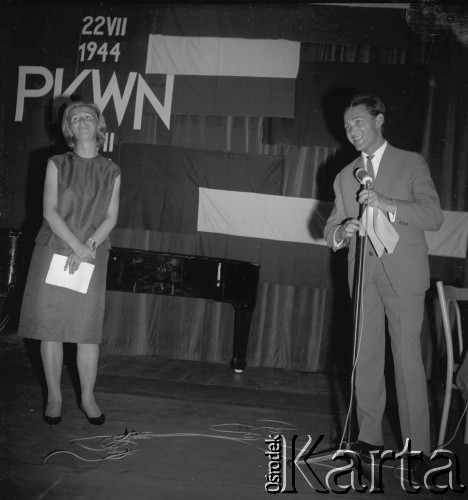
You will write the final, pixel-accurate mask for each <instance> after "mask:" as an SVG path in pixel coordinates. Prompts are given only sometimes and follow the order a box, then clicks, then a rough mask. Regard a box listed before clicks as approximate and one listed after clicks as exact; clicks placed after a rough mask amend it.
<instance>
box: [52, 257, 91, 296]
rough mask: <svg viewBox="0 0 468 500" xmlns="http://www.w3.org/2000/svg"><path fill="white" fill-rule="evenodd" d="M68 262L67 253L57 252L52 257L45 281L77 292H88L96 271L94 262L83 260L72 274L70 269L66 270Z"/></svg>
mask: <svg viewBox="0 0 468 500" xmlns="http://www.w3.org/2000/svg"><path fill="white" fill-rule="evenodd" d="M66 262H67V257H66V256H65V255H58V254H56V253H55V254H54V255H53V257H52V261H51V263H50V266H49V271H48V272H47V276H46V280H45V282H46V283H48V284H49V285H55V286H61V287H64V288H69V289H70V290H75V291H76V292H80V293H87V291H88V287H89V282H90V281H91V276H92V275H93V271H94V264H89V262H82V263H81V264H80V267H79V268H78V271H75V272H74V273H73V274H70V273H69V272H68V269H67V270H66V271H64V267H65V263H66Z"/></svg>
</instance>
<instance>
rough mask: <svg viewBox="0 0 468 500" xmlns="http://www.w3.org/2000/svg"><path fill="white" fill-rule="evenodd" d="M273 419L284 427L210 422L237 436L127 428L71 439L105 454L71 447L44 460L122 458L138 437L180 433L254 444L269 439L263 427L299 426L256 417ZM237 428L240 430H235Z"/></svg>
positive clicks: (132, 450) (270, 429) (289, 428)
mask: <svg viewBox="0 0 468 500" xmlns="http://www.w3.org/2000/svg"><path fill="white" fill-rule="evenodd" d="M260 422H264V423H272V424H280V425H281V426H280V427H276V426H274V425H261V426H260V425H252V426H249V425H245V424H239V423H226V424H217V425H213V426H210V427H209V429H210V430H212V431H214V432H220V433H225V434H227V433H229V434H233V435H235V436H223V435H216V434H201V433H189V432H176V433H167V434H155V433H153V432H147V431H143V432H138V431H136V430H130V431H129V430H127V429H125V431H124V432H123V433H122V434H117V435H111V436H108V435H107V436H90V437H86V438H77V439H72V440H70V441H69V443H70V444H74V445H77V446H80V447H81V448H84V449H85V450H87V451H91V452H96V453H101V454H102V453H105V455H104V456H98V457H94V458H86V457H83V456H81V455H80V454H78V453H76V452H74V451H69V450H56V451H53V452H51V453H49V454H48V455H47V456H46V457H45V459H44V462H43V463H44V464H45V463H46V462H47V460H49V458H51V457H53V456H56V455H59V454H66V455H72V456H73V457H75V458H78V459H79V460H82V461H84V462H99V463H102V462H103V461H105V460H120V459H122V458H126V457H129V456H131V455H133V454H135V453H136V452H137V451H139V450H140V449H141V447H140V445H139V444H138V443H136V441H138V440H145V439H154V438H177V437H185V438H187V437H198V438H199V437H202V438H214V439H221V440H224V441H233V442H237V443H242V444H249V445H254V444H255V443H256V442H259V441H263V442H264V441H265V436H263V435H262V434H260V433H259V431H266V432H267V433H268V435H280V434H281V433H282V432H284V431H289V432H293V431H294V430H296V427H293V426H292V425H291V424H289V423H287V422H281V421H278V420H266V419H260V420H256V423H260ZM227 427H231V429H226V428H227ZM235 429H237V430H235ZM90 440H99V441H98V443H97V445H94V446H91V445H87V444H85V442H86V441H90ZM254 447H255V448H257V449H260V450H262V451H265V449H264V448H260V447H259V446H254Z"/></svg>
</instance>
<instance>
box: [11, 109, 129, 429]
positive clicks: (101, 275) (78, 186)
mask: <svg viewBox="0 0 468 500" xmlns="http://www.w3.org/2000/svg"><path fill="white" fill-rule="evenodd" d="M62 130H63V134H64V137H65V140H66V141H67V144H68V145H69V146H70V148H71V151H70V152H68V153H65V154H63V155H57V156H53V157H51V158H49V160H48V164H47V172H46V178H45V184H44V198H43V215H44V220H43V224H42V227H41V229H40V230H39V233H38V234H37V237H36V240H35V247H34V252H33V255H32V258H31V264H30V268H29V272H28V278H27V283H26V287H25V292H24V298H23V304H22V307H21V315H20V322H19V328H18V335H20V336H22V337H26V338H32V339H38V340H40V341H41V357H42V363H43V366H44V373H45V379H46V383H47V389H48V395H47V405H46V407H45V411H44V415H43V419H44V421H45V422H46V423H48V424H51V425H57V424H59V423H60V421H61V407H62V393H61V387H60V386H61V384H60V382H61V374H62V364H63V343H64V342H72V343H76V344H77V367H78V373H79V377H80V387H81V404H80V407H81V409H82V410H83V412H84V413H85V415H86V417H87V419H88V421H89V422H90V423H92V424H96V425H101V424H103V423H104V421H105V416H104V414H103V413H102V411H101V409H100V408H99V406H98V404H97V403H96V400H95V397H94V386H95V382H96V374H97V366H98V357H99V344H100V342H101V339H102V326H103V320H104V306H105V290H106V275H107V260H108V257H109V248H110V243H109V233H110V232H111V230H112V229H113V228H114V226H115V224H116V222H117V216H118V210H119V190H120V169H119V167H118V166H117V165H116V164H115V163H113V162H112V161H111V160H109V159H106V158H104V157H103V156H101V155H100V154H99V148H100V147H101V146H102V145H103V144H104V141H105V132H106V124H105V120H104V117H103V115H102V113H101V111H100V110H99V108H98V107H97V106H96V105H95V104H93V103H84V102H73V103H72V104H70V105H69V106H68V107H67V109H66V110H65V112H64V115H63V120H62ZM54 254H56V255H59V256H64V257H63V258H64V260H65V265H64V269H63V272H64V273H69V274H74V273H76V272H77V271H78V270H79V269H80V266H81V265H82V263H88V264H91V265H92V266H94V267H93V268H92V269H93V272H92V275H91V279H90V281H89V285H88V289H87V291H86V293H83V292H82V291H76V290H74V289H70V288H64V287H62V286H57V285H53V284H49V283H46V278H47V275H48V272H49V267H50V265H51V260H52V257H53V256H54ZM83 267H85V266H83ZM61 272H62V270H61ZM47 280H48V279H47ZM48 281H50V280H48Z"/></svg>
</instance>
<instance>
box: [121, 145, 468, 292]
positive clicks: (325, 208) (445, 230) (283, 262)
mask: <svg viewBox="0 0 468 500" xmlns="http://www.w3.org/2000/svg"><path fill="white" fill-rule="evenodd" d="M118 163H119V165H120V167H121V169H122V188H121V202H120V205H121V206H120V212H119V220H118V227H119V228H123V229H124V228H129V229H131V230H132V231H135V233H136V234H137V233H138V231H137V230H144V231H147V232H150V233H153V234H155V233H157V234H158V236H157V237H156V238H154V240H155V245H156V247H155V246H154V245H153V246H152V248H151V249H152V250H155V251H164V252H174V253H192V254H195V255H202V256H208V257H218V258H227V259H237V260H245V261H249V262H256V263H258V264H260V265H261V274H260V280H261V282H266V283H277V284H283V285H293V286H296V287H301V286H304V287H308V288H323V289H326V288H329V287H330V286H333V284H332V283H331V280H330V269H331V268H333V262H334V261H335V260H336V259H337V258H338V259H340V258H346V252H343V253H342V255H339V256H337V255H336V254H333V255H332V252H330V250H329V249H328V248H327V247H326V244H325V241H324V239H323V228H324V227H325V222H326V220H327V218H328V215H329V214H330V213H331V210H332V207H333V203H330V202H322V201H318V200H312V199H306V198H296V197H287V196H282V195H281V186H282V178H283V165H284V158H283V157H282V156H267V155H252V154H250V155H249V154H239V153H225V152H220V151H205V150H196V149H189V148H182V147H173V146H157V145H151V144H123V145H121V147H120V154H119V160H118ZM427 239H428V244H429V252H430V254H431V255H433V256H436V257H443V258H445V257H449V258H464V256H466V251H467V239H468V218H467V217H466V213H463V212H445V222H444V225H443V227H442V228H441V230H440V231H436V232H428V233H427ZM187 242H189V244H187ZM134 245H135V248H143V247H142V246H141V243H140V242H137V241H135V242H134ZM340 254H341V253H340Z"/></svg>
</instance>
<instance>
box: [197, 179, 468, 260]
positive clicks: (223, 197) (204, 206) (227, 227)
mask: <svg viewBox="0 0 468 500" xmlns="http://www.w3.org/2000/svg"><path fill="white" fill-rule="evenodd" d="M320 203H323V202H320V201H318V200H313V199H308V198H295V197H289V196H275V195H266V194H258V193H245V192H238V191H222V190H217V189H206V188H199V202H198V225H197V230H198V231H203V232H208V233H220V234H228V235H233V236H244V237H250V238H262V239H268V240H277V241H289V242H294V243H310V244H315V245H326V242H325V240H324V239H323V237H318V236H317V235H315V236H313V235H312V234H311V232H310V227H311V226H312V224H311V221H312V218H313V216H314V213H315V212H316V211H317V207H318V205H319V204H320ZM467 215H468V214H467V213H466V212H448V211H444V216H445V221H444V224H443V225H442V227H441V229H440V230H439V231H427V232H426V233H425V234H426V240H427V243H428V246H429V254H430V255H435V256H439V257H455V258H465V256H466V251H467V243H468V216H467ZM313 225H314V227H317V226H316V223H315V224H313Z"/></svg>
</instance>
